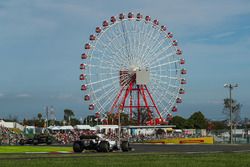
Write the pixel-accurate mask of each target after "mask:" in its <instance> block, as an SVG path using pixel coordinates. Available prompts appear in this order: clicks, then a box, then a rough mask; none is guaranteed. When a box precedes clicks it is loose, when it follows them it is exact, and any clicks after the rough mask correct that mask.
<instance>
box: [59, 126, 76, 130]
mask: <svg viewBox="0 0 250 167" xmlns="http://www.w3.org/2000/svg"><path fill="white" fill-rule="evenodd" d="M72 129H74V128H73V126H61V127H60V130H72Z"/></svg>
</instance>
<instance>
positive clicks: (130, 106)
mask: <svg viewBox="0 0 250 167" xmlns="http://www.w3.org/2000/svg"><path fill="white" fill-rule="evenodd" d="M132 106H133V99H132V91H130V105H129V108H130V124H132V119H133V110H132Z"/></svg>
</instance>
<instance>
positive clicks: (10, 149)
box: [0, 146, 72, 153]
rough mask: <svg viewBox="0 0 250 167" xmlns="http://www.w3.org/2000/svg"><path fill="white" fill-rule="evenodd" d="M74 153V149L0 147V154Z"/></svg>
mask: <svg viewBox="0 0 250 167" xmlns="http://www.w3.org/2000/svg"><path fill="white" fill-rule="evenodd" d="M58 151H67V152H72V147H59V146H57V147H53V146H0V153H24V152H58Z"/></svg>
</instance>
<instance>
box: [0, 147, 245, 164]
mask: <svg viewBox="0 0 250 167" xmlns="http://www.w3.org/2000/svg"><path fill="white" fill-rule="evenodd" d="M56 151H69V152H71V151H72V147H59V146H57V147H54V146H0V167H5V166H6V167H11V166H18V167H46V166H52V167H64V166H66V167H78V166H81V167H82V166H91V167H103V166H104V167H105V166H107V167H127V166H129V167H141V166H142V167H155V166H156V167H168V166H169V167H178V166H181V167H211V166H213V167H235V166H240V167H248V166H250V153H248V152H246V153H210V154H208V153H206V154H205V153H204V154H185V153H184V154H181V153H135V152H130V153H119V152H117V153H82V154H24V152H56Z"/></svg>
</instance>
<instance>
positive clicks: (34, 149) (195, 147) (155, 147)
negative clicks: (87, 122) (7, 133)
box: [0, 144, 250, 159]
mask: <svg viewBox="0 0 250 167" xmlns="http://www.w3.org/2000/svg"><path fill="white" fill-rule="evenodd" d="M12 147H13V148H12ZM131 147H132V151H129V152H127V153H126V154H134V153H147V154H151V153H152V154H157V153H159V154H160V153H164V154H166V153H169V154H175V153H177V154H192V153H194V154H195V153H229V152H231V153H232V152H250V145H247V144H232V145H230V144H131ZM16 148H17V149H16ZM13 150H16V151H13ZM117 152H119V151H115V152H113V153H117ZM6 154H8V155H10V156H2V155H6ZM12 154H23V155H24V154H26V155H27V154H47V155H48V157H50V156H51V155H55V154H58V155H60V154H61V155H65V154H72V156H74V155H77V156H79V155H84V154H87V155H89V154H96V155H98V156H100V155H102V154H104V155H105V154H107V153H97V152H96V151H84V152H82V153H74V152H73V150H72V146H71V145H53V146H44V145H40V146H33V145H30V146H0V159H2V158H4V159H6V158H7V159H8V158H12V156H11V155H12ZM42 157H46V156H42Z"/></svg>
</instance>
